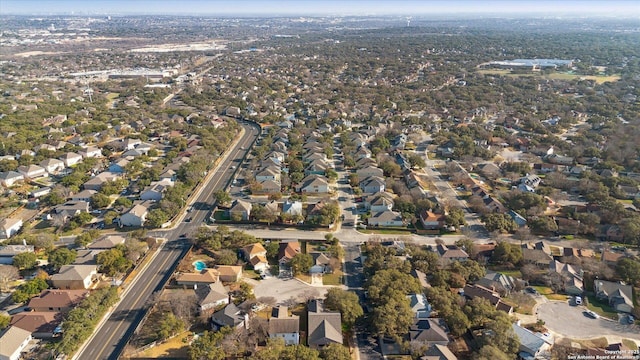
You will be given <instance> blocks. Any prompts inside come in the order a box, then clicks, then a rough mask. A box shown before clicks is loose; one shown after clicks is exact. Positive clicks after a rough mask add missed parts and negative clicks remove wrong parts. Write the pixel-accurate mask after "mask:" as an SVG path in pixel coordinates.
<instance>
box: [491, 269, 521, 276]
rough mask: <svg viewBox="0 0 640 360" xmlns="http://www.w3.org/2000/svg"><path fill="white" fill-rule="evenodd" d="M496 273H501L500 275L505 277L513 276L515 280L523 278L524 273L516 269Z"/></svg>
mask: <svg viewBox="0 0 640 360" xmlns="http://www.w3.org/2000/svg"><path fill="white" fill-rule="evenodd" d="M495 271H497V272H499V273H500V274H503V275H507V276H512V277H514V278H522V273H521V272H520V270H518V269H514V270H495Z"/></svg>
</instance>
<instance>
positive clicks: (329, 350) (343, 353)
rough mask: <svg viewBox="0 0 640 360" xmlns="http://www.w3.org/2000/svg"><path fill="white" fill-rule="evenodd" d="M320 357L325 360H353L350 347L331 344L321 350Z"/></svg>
mask: <svg viewBox="0 0 640 360" xmlns="http://www.w3.org/2000/svg"><path fill="white" fill-rule="evenodd" d="M320 357H321V358H322V359H324V360H351V353H349V348H348V347H346V346H344V345H342V344H336V343H331V344H329V345H326V346H324V347H323V348H322V350H320Z"/></svg>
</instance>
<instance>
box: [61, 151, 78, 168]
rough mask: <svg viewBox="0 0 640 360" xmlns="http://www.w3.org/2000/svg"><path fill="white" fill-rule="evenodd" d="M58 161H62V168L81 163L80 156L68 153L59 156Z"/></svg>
mask: <svg viewBox="0 0 640 360" xmlns="http://www.w3.org/2000/svg"><path fill="white" fill-rule="evenodd" d="M60 160H62V162H63V163H64V166H66V167H72V166H74V165H76V164H78V163H79V162H81V161H82V155H80V154H76V153H74V152H68V153H66V154H63V155H62V156H60Z"/></svg>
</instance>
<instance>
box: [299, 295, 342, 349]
mask: <svg viewBox="0 0 640 360" xmlns="http://www.w3.org/2000/svg"><path fill="white" fill-rule="evenodd" d="M307 309H308V312H307V325H308V328H307V344H308V345H309V347H310V348H312V349H317V348H321V347H323V346H326V345H329V344H333V343H335V344H342V341H343V339H342V318H341V316H340V313H339V312H333V311H331V312H329V311H326V310H325V309H324V305H323V303H322V300H318V299H316V300H311V301H310V302H309V304H308V305H307Z"/></svg>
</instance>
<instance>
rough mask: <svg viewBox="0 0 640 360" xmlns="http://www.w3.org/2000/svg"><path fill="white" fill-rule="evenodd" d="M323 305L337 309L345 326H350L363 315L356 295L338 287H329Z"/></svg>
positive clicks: (330, 308)
mask: <svg viewBox="0 0 640 360" xmlns="http://www.w3.org/2000/svg"><path fill="white" fill-rule="evenodd" d="M324 305H325V306H326V307H327V309H329V310H334V311H339V312H340V314H341V315H342V322H343V324H345V325H346V326H347V328H351V326H353V324H355V322H356V320H357V319H358V318H359V317H361V316H362V315H364V311H363V310H362V307H361V306H360V299H359V298H358V295H356V294H355V293H353V292H350V291H346V290H342V289H340V288H331V289H329V291H327V294H326V297H325V300H324Z"/></svg>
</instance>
